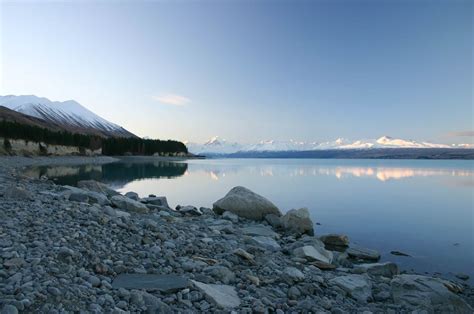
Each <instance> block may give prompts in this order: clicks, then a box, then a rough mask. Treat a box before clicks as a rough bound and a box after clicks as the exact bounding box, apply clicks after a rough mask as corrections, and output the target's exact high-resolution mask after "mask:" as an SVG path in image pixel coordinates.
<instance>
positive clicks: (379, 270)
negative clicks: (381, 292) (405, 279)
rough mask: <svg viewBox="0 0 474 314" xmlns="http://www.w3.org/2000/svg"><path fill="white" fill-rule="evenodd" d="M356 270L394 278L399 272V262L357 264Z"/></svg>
mask: <svg viewBox="0 0 474 314" xmlns="http://www.w3.org/2000/svg"><path fill="white" fill-rule="evenodd" d="M354 272H358V273H368V274H369V275H372V276H383V277H387V278H392V277H393V276H395V275H398V273H399V271H398V266H397V264H395V263H392V262H386V263H372V264H359V265H355V266H354Z"/></svg>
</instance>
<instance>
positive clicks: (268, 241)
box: [250, 236, 281, 252]
mask: <svg viewBox="0 0 474 314" xmlns="http://www.w3.org/2000/svg"><path fill="white" fill-rule="evenodd" d="M250 242H251V243H253V244H255V245H258V246H260V247H262V248H264V249H265V250H268V251H272V252H276V251H280V250H281V246H280V244H278V242H276V241H275V240H274V239H273V238H270V237H262V236H259V237H252V238H251V239H250Z"/></svg>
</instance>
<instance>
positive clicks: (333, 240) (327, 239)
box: [319, 233, 349, 247]
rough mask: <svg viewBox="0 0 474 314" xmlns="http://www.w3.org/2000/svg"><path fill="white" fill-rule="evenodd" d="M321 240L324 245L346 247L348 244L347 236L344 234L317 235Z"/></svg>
mask: <svg viewBox="0 0 474 314" xmlns="http://www.w3.org/2000/svg"><path fill="white" fill-rule="evenodd" d="M319 239H320V240H321V241H323V242H324V244H325V245H328V246H341V247H346V246H349V237H348V236H346V235H344V234H334V233H332V234H327V235H323V236H321V237H319Z"/></svg>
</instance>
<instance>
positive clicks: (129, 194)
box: [125, 192, 140, 201]
mask: <svg viewBox="0 0 474 314" xmlns="http://www.w3.org/2000/svg"><path fill="white" fill-rule="evenodd" d="M125 196H126V197H128V198H131V199H132V200H134V201H138V200H140V197H139V196H138V193H135V192H127V193H125Z"/></svg>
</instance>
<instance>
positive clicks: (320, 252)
mask: <svg viewBox="0 0 474 314" xmlns="http://www.w3.org/2000/svg"><path fill="white" fill-rule="evenodd" d="M293 255H294V256H296V257H300V258H304V259H306V260H308V261H320V262H324V263H327V264H331V263H332V259H333V254H332V252H330V251H326V250H325V249H324V248H319V247H318V248H317V247H314V246H312V245H306V246H302V247H299V248H296V249H295V250H294V251H293Z"/></svg>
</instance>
